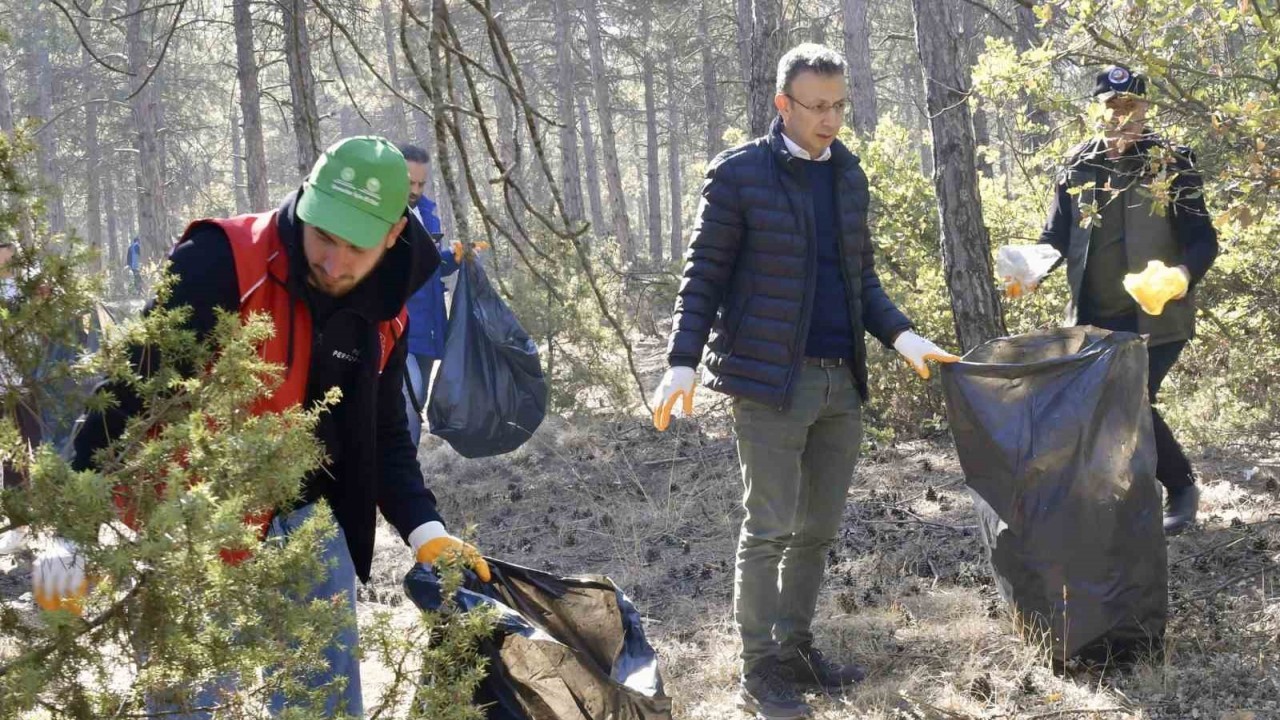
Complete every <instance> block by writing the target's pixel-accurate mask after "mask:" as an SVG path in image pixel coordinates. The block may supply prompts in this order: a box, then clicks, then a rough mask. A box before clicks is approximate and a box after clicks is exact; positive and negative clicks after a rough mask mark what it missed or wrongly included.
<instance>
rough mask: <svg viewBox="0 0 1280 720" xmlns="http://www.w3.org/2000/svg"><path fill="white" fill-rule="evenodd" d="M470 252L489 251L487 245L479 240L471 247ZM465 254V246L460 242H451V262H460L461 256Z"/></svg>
mask: <svg viewBox="0 0 1280 720" xmlns="http://www.w3.org/2000/svg"><path fill="white" fill-rule="evenodd" d="M471 249H472V252H480V251H482V250H488V249H489V243H487V242H485V241H484V240H481V241H480V242H478V243H475V244H473V245H472V246H471ZM466 254H467V246H466V245H464V244H463V242H462V241H461V240H454V241H453V261H454V262H462V256H463V255H466Z"/></svg>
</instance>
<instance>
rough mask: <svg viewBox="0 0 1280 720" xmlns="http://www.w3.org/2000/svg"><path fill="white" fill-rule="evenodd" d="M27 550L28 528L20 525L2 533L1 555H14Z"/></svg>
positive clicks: (0, 537)
mask: <svg viewBox="0 0 1280 720" xmlns="http://www.w3.org/2000/svg"><path fill="white" fill-rule="evenodd" d="M26 549H27V528H26V527H24V526H21V525H19V526H18V527H16V528H14V529H12V530H6V531H5V532H2V533H0V555H13V554H15V553H20V552H22V551H23V550H26Z"/></svg>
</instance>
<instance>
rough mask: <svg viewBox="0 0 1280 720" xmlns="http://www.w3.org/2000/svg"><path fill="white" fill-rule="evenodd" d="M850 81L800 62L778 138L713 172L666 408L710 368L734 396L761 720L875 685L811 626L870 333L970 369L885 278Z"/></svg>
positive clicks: (750, 661) (755, 699) (745, 692)
mask: <svg viewBox="0 0 1280 720" xmlns="http://www.w3.org/2000/svg"><path fill="white" fill-rule="evenodd" d="M844 73H845V63H844V59H843V58H842V57H841V56H840V54H839V53H837V52H835V51H833V50H831V49H829V48H826V47H823V46H821V45H813V44H804V45H800V46H798V47H796V48H793V49H792V50H791V51H789V52H787V53H786V54H785V55H784V56H783V57H782V60H781V61H780V62H779V63H778V75H777V94H776V95H775V97H774V106H775V107H776V108H777V109H778V113H779V117H778V118H777V119H775V120H774V122H773V126H772V128H771V129H770V132H769V134H768V135H766V136H765V137H761V138H757V139H756V140H753V141H751V142H749V143H747V144H745V145H742V146H740V147H736V148H733V149H731V150H727V151H725V152H723V153H721V154H720V156H719V157H717V158H716V159H715V160H713V161H712V162H711V166H710V167H709V168H708V170H707V179H706V182H705V183H704V184H703V186H702V202H701V205H700V206H699V209H698V219H697V222H696V225H695V227H694V231H693V241H692V244H691V245H690V247H689V251H688V255H687V262H686V264H685V268H684V279H683V281H682V282H681V285H680V292H679V297H678V299H677V300H676V307H675V317H674V320H673V323H672V325H673V327H672V333H671V341H670V344H669V346H668V362H669V364H670V366H671V367H670V369H669V370H668V371H667V373H666V375H665V376H664V377H663V379H662V383H661V385H660V386H659V387H658V390H657V392H656V394H655V397H654V403H655V405H656V406H657V408H658V409H657V411H656V412H655V415H654V424H655V425H656V426H657V428H658V429H659V430H663V429H665V428H666V426H667V423H668V422H669V421H670V417H671V410H672V407H673V405H674V404H675V402H676V401H677V400H679V399H683V400H684V410H685V413H686V414H688V413H689V412H690V411H691V410H692V398H693V392H694V376H693V371H694V368H695V367H696V366H697V364H698V362H699V360H703V361H704V362H705V365H706V376H707V379H706V385H707V387H709V388H711V389H712V390H717V391H719V392H723V393H726V394H728V395H730V396H732V398H733V404H732V413H733V421H734V430H735V432H736V434H737V438H738V456H739V459H740V462H741V466H742V478H743V484H744V485H745V493H744V496H743V506H744V507H745V508H746V511H747V514H746V518H745V519H744V520H743V523H742V532H741V535H740V538H739V543H738V561H737V572H736V578H735V588H734V614H735V619H736V621H737V625H738V631H739V634H740V635H741V637H742V690H741V696H740V699H741V704H742V706H743V708H744V709H746V710H748V711H750V712H755V713H758V714H760V715H763V716H765V717H766V718H800V717H805V716H807V715H808V714H809V712H810V708H809V706H808V705H807V704H806V703H805V702H804V701H803V700H802V699H801V698H800V696H799V695H798V694H797V689H798V688H802V687H817V688H821V689H826V690H831V689H839V688H841V687H843V686H845V685H849V684H852V683H855V682H858V681H859V680H861V679H862V678H863V677H864V675H865V671H864V670H863V669H862V668H859V667H858V666H856V665H840V664H837V663H835V662H832V661H831V660H830V659H828V658H826V657H824V656H823V654H822V653H821V652H820V651H818V650H817V649H816V648H815V647H814V646H813V633H812V630H811V624H812V621H813V615H814V611H815V608H816V606H817V600H818V589H819V587H820V585H821V583H822V576H823V570H824V565H825V562H826V554H827V548H828V547H829V546H830V545H831V542H832V541H833V540H834V539H835V536H836V532H837V531H838V530H839V527H840V519H841V515H842V511H843V508H844V503H845V496H846V494H847V493H848V489H849V484H850V481H851V480H852V478H853V471H854V465H855V463H856V461H857V458H858V449H859V445H860V444H861V437H862V403H863V402H864V401H865V400H866V397H867V353H866V345H865V338H864V333H867V332H869V333H871V334H872V335H874V336H875V337H876V338H877V339H879V340H880V341H881V342H883V343H884V344H885V345H887V346H891V347H893V348H895V349H896V350H897V351H898V352H900V353H901V354H902V355H903V356H904V357H905V358H906V359H907V361H908V362H909V363H910V364H911V365H912V366H913V367H914V368H915V369H916V371H917V372H919V373H920V374H921V375H922V376H924V377H928V372H929V371H928V366H927V365H926V361H927V360H931V359H932V360H940V361H944V362H949V361H954V360H957V359H958V358H956V357H955V356H954V355H951V354H950V353H947V352H945V351H943V350H941V349H940V348H938V347H937V346H936V345H934V344H933V343H932V342H929V341H928V340H926V339H924V338H922V337H920V336H919V335H916V334H915V333H914V332H912V331H911V322H910V321H909V320H908V319H907V318H906V316H904V315H903V314H902V313H901V312H900V311H899V310H898V308H897V307H895V306H894V304H893V302H892V301H891V300H890V299H889V296H888V295H887V294H886V293H885V291H884V289H883V288H882V287H881V285H880V278H879V277H878V276H877V275H876V271H875V259H874V257H873V255H872V245H871V239H870V237H869V232H868V228H867V211H868V204H869V202H870V193H869V190H868V187H867V177H866V175H865V174H864V173H863V171H862V168H861V166H860V165H859V162H858V158H857V157H856V156H854V155H853V154H852V153H850V152H849V150H848V149H847V148H845V146H844V145H843V144H841V143H840V141H839V140H837V139H836V134H837V133H838V132H839V131H840V128H841V127H842V126H843V124H844V120H845V111H846V110H847V109H848V105H849V99H848V97H847V95H848V89H847V85H846V83H845V77H844ZM713 330H714V335H713V334H712V331H713ZM709 336H710V342H709V343H708V337H709ZM704 347H705V348H706V355H705V357H704V355H703V349H704Z"/></svg>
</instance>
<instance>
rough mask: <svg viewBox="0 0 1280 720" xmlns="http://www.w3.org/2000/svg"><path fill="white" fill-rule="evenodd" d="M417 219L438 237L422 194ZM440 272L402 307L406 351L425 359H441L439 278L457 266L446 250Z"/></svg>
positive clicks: (435, 220) (441, 289)
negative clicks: (405, 313)
mask: <svg viewBox="0 0 1280 720" xmlns="http://www.w3.org/2000/svg"><path fill="white" fill-rule="evenodd" d="M414 209H415V210H417V211H418V212H417V215H418V219H419V220H421V221H422V224H423V226H425V227H426V229H427V232H429V233H433V234H439V233H440V232H441V230H440V218H438V217H436V204H435V202H433V201H432V200H431V199H430V198H428V197H427V196H426V195H423V196H422V197H421V198H418V204H417V205H416V206H415V207H414ZM440 259H441V262H440V269H439V270H437V271H436V272H435V273H434V274H433V275H432V276H431V277H430V278H428V279H427V282H426V283H425V284H423V286H422V287H421V288H418V292H416V293H414V294H413V295H412V296H410V298H409V302H407V303H405V307H407V308H408V309H409V352H410V353H413V354H414V355H426V356H427V357H433V358H440V357H444V333H445V328H446V327H447V325H446V321H445V313H444V283H443V282H441V280H440V278H442V277H445V276H447V275H452V274H453V273H455V272H457V271H458V263H457V262H455V261H454V259H453V253H452V252H451V251H449V250H448V249H447V248H446V249H445V250H442V251H441V252H440Z"/></svg>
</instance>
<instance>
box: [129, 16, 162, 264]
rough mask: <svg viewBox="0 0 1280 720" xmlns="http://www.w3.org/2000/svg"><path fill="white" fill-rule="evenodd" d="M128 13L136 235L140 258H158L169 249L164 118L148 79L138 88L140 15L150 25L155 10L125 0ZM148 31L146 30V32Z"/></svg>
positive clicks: (145, 49)
mask: <svg viewBox="0 0 1280 720" xmlns="http://www.w3.org/2000/svg"><path fill="white" fill-rule="evenodd" d="M128 12H129V13H131V14H130V16H129V20H128V26H127V28H126V33H125V35H126V38H125V40H126V42H127V43H128V46H129V47H128V54H129V69H130V71H131V72H132V73H133V78H132V80H131V82H130V86H131V91H135V92H136V93H137V94H135V95H134V96H133V99H132V100H130V101H129V104H130V109H131V110H132V111H133V126H134V129H135V133H134V141H133V142H134V149H135V150H136V151H137V155H138V165H137V168H138V169H137V175H136V179H137V189H136V197H137V204H138V236H139V238H140V242H141V245H142V257H143V260H159V259H160V258H162V257H164V256H165V253H166V252H168V250H169V234H168V227H167V226H168V222H167V215H166V213H167V209H166V207H165V197H164V156H163V155H162V154H161V152H160V129H161V128H162V127H164V120H163V118H162V117H161V115H160V108H159V106H158V104H157V98H156V88H155V86H154V85H152V84H150V83H148V84H147V85H146V86H145V87H142V88H141V89H140V90H139V85H140V84H141V83H142V82H143V81H144V80H145V79H146V78H147V75H148V72H149V71H150V67H148V65H147V60H148V57H149V50H150V49H151V48H150V47H149V44H148V42H147V40H146V39H145V38H144V36H143V18H144V17H147V16H150V17H151V22H150V25H151V26H152V28H151V29H153V28H154V25H155V16H156V13H158V12H159V11H158V10H146V9H145V6H144V5H143V0H129V1H128ZM147 35H148V36H149V35H150V32H148V33H147Z"/></svg>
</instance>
